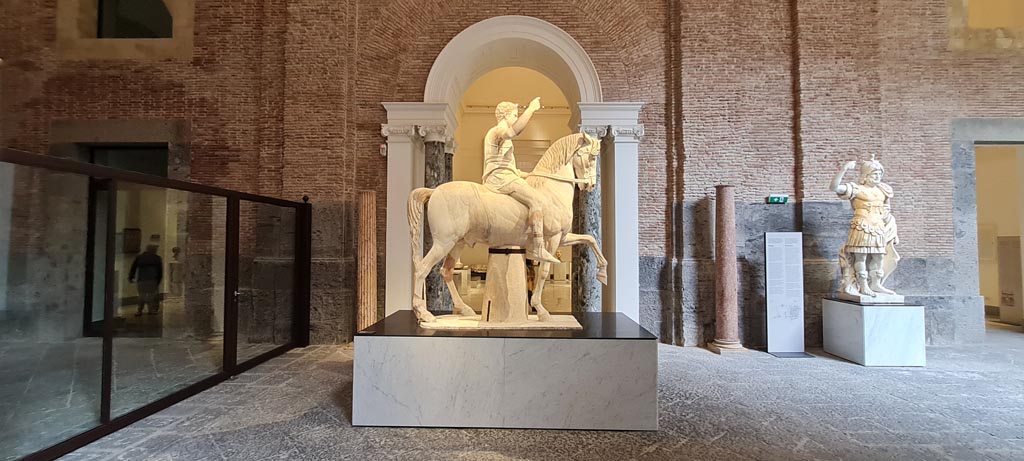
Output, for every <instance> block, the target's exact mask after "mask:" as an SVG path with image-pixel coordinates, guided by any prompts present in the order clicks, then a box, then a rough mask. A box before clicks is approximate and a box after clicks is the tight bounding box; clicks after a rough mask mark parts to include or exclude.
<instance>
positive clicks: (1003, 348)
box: [64, 325, 1024, 461]
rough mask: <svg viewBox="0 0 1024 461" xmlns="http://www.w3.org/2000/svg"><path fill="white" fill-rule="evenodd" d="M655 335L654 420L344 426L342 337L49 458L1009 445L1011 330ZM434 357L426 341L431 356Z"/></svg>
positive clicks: (893, 454) (955, 450) (1018, 432)
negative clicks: (741, 345) (566, 426)
mask: <svg viewBox="0 0 1024 461" xmlns="http://www.w3.org/2000/svg"><path fill="white" fill-rule="evenodd" d="M812 352H814V354H815V357H814V358H810V359H777V358H774V357H772V356H769V355H767V354H764V353H761V352H748V353H744V354H738V355H732V356H725V357H720V356H717V355H714V354H712V353H710V352H708V351H707V350H704V349H699V348H679V347H674V346H665V345H662V346H660V349H659V367H660V369H659V383H658V385H659V400H660V425H661V429H660V430H659V431H657V432H604V431H550V430H497V429H487V430H462V429H416V428H354V427H352V426H351V425H350V424H349V416H350V411H351V410H350V409H351V398H352V350H351V348H349V347H335V346H319V347H310V348H306V349H302V350H295V351H292V352H290V353H288V354H286V355H284V356H282V357H279V358H276V359H273V360H271V361H270V362H268V363H265V364H263V365H261V366H259V367H257V368H255V369H254V370H252V371H251V372H248V373H246V374H244V375H241V376H239V377H238V378H237V379H236V380H234V381H230V382H227V383H224V384H221V385H218V386H216V387H215V388H213V389H210V390H209V391H207V392H204V393H202V394H199V395H197V396H195V397H193V398H191V399H189V400H186V401H185V402H182V403H181V404H178V405H176V406H174V407H171V408H169V409H167V410H165V411H163V412H161V413H158V414H156V415H153V416H151V417H149V418H146V419H144V420H142V421H140V422H138V423H136V424H134V425H132V426H130V427H128V428H126V429H124V430H123V431H121V432H118V433H115V434H113V435H111V436H108V437H107V438H105V439H102V440H99V441H97V442H95V443H93V444H92V445H89V446H87V447H84V448H82V449H81V450H79V451H77V452H75V453H72V454H70V455H68V456H67V457H65V458H64V459H66V460H68V461H84V460H107V459H115V460H161V461H162V460H208V459H210V460H223V459H227V460H264V459H294V460H307V459H308V460H336V459H353V460H376V459H401V460H406V459H408V460H452V459H456V460H523V459H530V460H533V459H552V460H577V459H578V460H626V459H642V460H662V459H668V460H676V459H679V460H684V459H702V460H703V459H721V460H749V459H758V460H804V459H807V460H810V459H844V460H881V459H893V460H896V459H898V460H936V459H956V460H973V459H979V460H1020V459H1024V333H1022V332H1021V331H1020V329H1019V328H1016V327H1014V328H1010V327H1005V326H999V325H992V326H991V327H990V328H989V330H988V341H987V342H986V343H984V344H975V345H968V346H956V347H931V348H929V349H928V367H927V368H919V369H911V368H864V367H861V366H859V365H855V364H852V363H849V362H845V361H842V360H839V359H836V358H833V357H831V356H828V355H826V354H823V353H822V352H821V351H812ZM438 359H439V360H442V359H443V358H442V357H439V358H438Z"/></svg>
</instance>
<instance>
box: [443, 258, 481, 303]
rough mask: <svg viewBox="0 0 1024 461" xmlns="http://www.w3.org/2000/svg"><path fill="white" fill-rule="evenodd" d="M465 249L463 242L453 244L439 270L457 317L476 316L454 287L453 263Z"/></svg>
mask: <svg viewBox="0 0 1024 461" xmlns="http://www.w3.org/2000/svg"><path fill="white" fill-rule="evenodd" d="M465 247H466V244H465V243H463V242H459V243H456V244H455V247H454V248H452V251H451V252H449V253H448V256H447V257H445V258H444V266H442V268H441V276H442V277H444V283H445V285H447V286H448V294H450V295H451V296H452V306H453V310H454V312H455V313H456V314H458V315H462V316H470V315H477V314H476V311H474V310H473V308H472V307H469V304H466V302H465V301H463V300H462V295H460V294H459V290H458V288H456V287H455V263H456V262H458V261H459V255H461V254H462V249H463V248H465Z"/></svg>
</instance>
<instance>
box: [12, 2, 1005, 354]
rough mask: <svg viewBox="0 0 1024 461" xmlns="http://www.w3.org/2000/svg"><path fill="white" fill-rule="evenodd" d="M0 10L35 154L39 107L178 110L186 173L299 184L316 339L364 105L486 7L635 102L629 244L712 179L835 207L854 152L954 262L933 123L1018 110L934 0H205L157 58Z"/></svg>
mask: <svg viewBox="0 0 1024 461" xmlns="http://www.w3.org/2000/svg"><path fill="white" fill-rule="evenodd" d="M5 8H6V10H5V12H4V15H3V17H2V18H0V57H3V58H4V59H5V63H4V65H3V66H2V67H0V110H2V113H0V141H2V142H3V144H4V145H7V146H13V147H18V148H22V149H26V150H31V151H37V152H45V151H46V150H47V145H48V143H49V142H50V141H49V125H50V122H51V121H52V120H56V119H100V118H124V119H152V118H159V119H179V120H186V121H188V123H189V125H190V127H191V141H190V143H191V145H190V150H191V163H192V165H191V179H192V180H193V181H198V182H202V183H207V184H213V185H218V186H222V187H227V188H232V189H238V190H243V191H250V192H257V193H262V194H267V195H274V196H281V197H284V198H289V199H298V198H300V197H301V196H302V195H304V194H305V195H309V196H310V197H311V200H312V202H313V203H314V206H315V208H314V210H315V218H314V247H313V254H314V259H315V260H314V275H313V282H314V291H313V303H314V306H313V308H314V314H313V315H314V322H313V327H314V335H313V337H314V341H320V342H337V341H344V340H346V338H347V337H348V335H349V334H350V330H349V328H350V324H351V316H352V306H353V305H354V295H353V293H354V289H355V274H354V269H353V267H354V255H355V239H354V232H355V227H354V222H355V214H354V203H355V196H354V194H355V191H357V190H361V189H371V190H375V191H376V192H377V199H378V208H379V209H383V208H384V206H385V204H386V161H385V159H383V158H381V157H380V156H379V155H378V154H377V152H378V145H379V144H380V143H381V142H383V138H382V137H381V136H380V131H379V130H380V124H381V123H383V122H385V120H386V115H385V112H384V109H383V108H382V107H381V106H380V102H382V101H419V100H422V94H423V88H424V86H425V82H426V77H427V74H428V72H429V70H430V66H431V65H432V63H433V61H434V59H435V58H436V56H437V55H438V54H439V53H440V51H441V49H442V48H443V47H444V45H445V44H446V43H447V42H448V41H449V40H450V39H451V38H452V37H454V36H455V35H456V34H457V33H458V32H460V31H461V30H463V29H464V28H466V27H468V26H469V25H471V24H473V23H475V22H478V21H480V20H483V19H486V18H489V17H493V16H497V15H509V14H522V15H530V16H535V17H538V18H540V19H543V20H546V21H549V22H551V23H553V24H555V25H557V26H559V27H561V28H562V29H564V30H565V31H567V32H568V33H569V34H570V35H572V36H573V37H574V38H575V39H576V40H577V41H578V42H579V43H580V44H581V45H582V46H583V48H584V49H585V50H586V51H587V53H588V54H589V56H590V58H591V60H592V61H593V62H594V64H595V67H596V69H597V71H598V75H599V77H600V80H601V84H602V88H603V93H604V97H605V99H606V100H608V101H613V100H619V101H641V102H644V103H645V107H644V110H643V112H642V114H641V118H642V122H643V123H644V124H645V125H646V128H647V129H646V133H647V134H646V136H645V137H644V138H643V141H642V142H641V146H640V158H639V159H638V161H639V163H640V171H641V178H640V184H641V187H640V195H641V197H640V203H641V213H640V220H641V221H640V238H641V246H640V250H641V254H642V255H644V256H646V257H657V258H669V259H671V258H681V257H683V251H682V247H683V246H684V245H686V244H688V243H687V242H684V240H685V239H686V237H685V234H684V232H683V230H682V227H683V225H682V221H683V220H684V217H683V215H684V213H683V212H682V208H683V204H684V203H697V202H700V201H702V200H705V199H706V198H707V197H708V195H709V194H712V193H713V186H714V185H715V184H719V183H733V184H735V185H737V186H739V190H738V195H737V197H738V199H739V201H740V202H741V203H748V204H754V203H758V202H762V201H763V198H764V196H766V195H767V194H769V193H789V194H793V195H795V196H798V197H799V196H801V195H803V197H804V198H805V199H806V200H808V201H811V202H815V201H816V202H823V201H835V200H836V199H835V197H834V196H833V195H832V194H831V193H829V192H828V191H827V190H825V187H826V185H827V182H828V180H829V179H830V177H831V175H832V174H833V173H834V172H835V170H836V168H837V167H838V165H839V163H840V161H841V160H847V159H853V158H863V157H866V156H868V155H870V154H871V153H877V154H878V155H879V157H880V158H881V160H882V161H883V162H885V164H886V166H887V168H888V171H889V181H890V182H891V184H892V185H893V186H894V187H895V188H896V191H897V194H898V195H897V202H896V211H897V213H898V217H899V219H900V228H901V234H902V235H903V236H904V237H903V243H904V244H903V254H904V255H905V256H912V257H949V256H952V248H953V228H952V223H951V222H952V207H951V206H950V204H949V198H950V196H951V183H952V180H951V167H950V153H949V139H948V138H949V136H948V131H949V124H950V120H951V119H953V118H956V117H990V116H993V117H994V116H1002V117H1024V86H1022V85H1020V84H1019V82H1021V81H1024V53H1022V52H1021V51H1019V50H1016V51H1015V50H1001V51H999V50H989V51H987V50H972V51H951V50H950V48H949V27H950V26H949V20H948V18H947V9H946V8H947V4H946V0H922V1H915V2H907V1H899V0H876V1H868V2H849V1H841V0H795V1H790V0H755V1H739V0H727V1H711V0H687V1H678V2H675V1H669V0H631V1H617V0H570V1H553V0H523V1H520V2H515V3H512V4H498V3H494V2H489V1H487V2H485V1H478V0H458V1H444V0H393V1H378V0H372V1H371V0H344V1H331V0H297V1H287V2H286V1H284V0H242V1H237V0H234V1H226V0H208V1H202V2H197V5H196V8H197V10H196V14H195V18H196V23H195V49H194V53H193V55H194V57H193V58H192V59H191V60H190V61H175V60H160V61H152V62H133V61H118V60H108V61H84V62H83V61H64V60H61V59H59V58H58V57H57V55H56V52H55V45H54V41H55V35H56V34H55V33H54V31H53V30H54V27H55V21H54V11H55V2H54V1H52V0H49V1H43V0H26V1H19V2H13V3H11V4H10V5H7V6H5ZM794 24H797V25H798V27H797V28H796V29H794ZM794 33H795V34H794ZM797 52H798V55H795V54H794V53H797ZM797 58H798V59H797ZM794 63H799V65H798V66H795V65H794ZM794 127H798V128H799V133H798V134H799V139H802V143H800V144H795V143H794V139H797V136H796V133H794ZM384 215H385V214H384V213H383V212H380V213H378V216H379V219H380V220H381V221H383V219H384ZM384 232H385V229H384V226H383V225H380V226H378V239H377V241H378V242H384V241H385V239H384ZM691 240H692V239H691ZM381 252H383V249H381ZM379 261H380V264H379V267H380V268H381V270H383V259H382V258H381V259H380V260H379ZM379 279H380V280H381V281H383V279H384V278H383V276H381V277H379ZM659 283H663V282H659ZM676 283H679V282H676ZM679 286H681V285H676V286H675V287H671V288H666V287H664V286H662V287H659V288H665V289H671V290H676V291H679V288H678V287H679ZM666 302H676V301H666ZM380 305H383V303H380Z"/></svg>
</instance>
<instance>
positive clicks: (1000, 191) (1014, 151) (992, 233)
mask: <svg viewBox="0 0 1024 461" xmlns="http://www.w3.org/2000/svg"><path fill="white" fill-rule="evenodd" d="M975 155H976V174H977V178H976V179H977V193H978V260H979V261H978V263H979V264H978V267H979V272H980V273H979V276H980V282H981V295H982V296H984V297H985V315H986V319H987V320H988V321H989V323H990V324H998V325H997V326H1005V325H1014V326H1020V325H1024V293H1022V290H1021V286H1022V285H1024V275H1022V272H1021V260H1022V259H1024V258H1022V256H1024V253H1022V249H1021V229H1022V228H1024V145H978V146H976V147H975Z"/></svg>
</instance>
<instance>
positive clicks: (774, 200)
mask: <svg viewBox="0 0 1024 461" xmlns="http://www.w3.org/2000/svg"><path fill="white" fill-rule="evenodd" d="M788 201H789V196H788V195H785V194H771V195H769V196H768V203H769V204H781V203H786V202H788Z"/></svg>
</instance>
